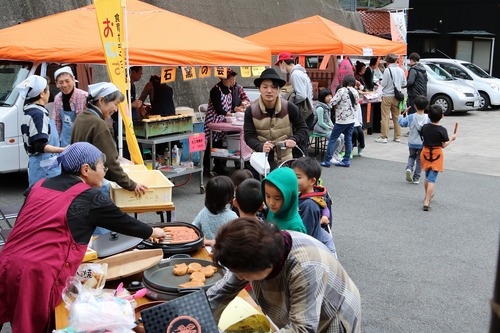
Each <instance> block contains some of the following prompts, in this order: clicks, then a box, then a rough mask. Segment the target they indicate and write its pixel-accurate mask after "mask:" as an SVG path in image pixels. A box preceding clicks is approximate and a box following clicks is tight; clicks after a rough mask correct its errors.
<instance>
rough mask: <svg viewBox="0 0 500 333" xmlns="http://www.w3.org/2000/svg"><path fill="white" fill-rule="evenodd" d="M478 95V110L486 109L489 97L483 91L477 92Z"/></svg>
mask: <svg viewBox="0 0 500 333" xmlns="http://www.w3.org/2000/svg"><path fill="white" fill-rule="evenodd" d="M479 95H481V97H480V98H479V109H478V110H480V111H484V110H486V109H488V106H490V97H489V96H488V94H487V93H485V92H482V91H481V92H479Z"/></svg>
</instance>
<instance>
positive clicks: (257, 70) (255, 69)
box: [252, 66, 266, 77]
mask: <svg viewBox="0 0 500 333" xmlns="http://www.w3.org/2000/svg"><path fill="white" fill-rule="evenodd" d="M265 69H266V67H265V66H254V67H252V76H256V77H259V76H260V74H262V72H263V71H264V70H265Z"/></svg>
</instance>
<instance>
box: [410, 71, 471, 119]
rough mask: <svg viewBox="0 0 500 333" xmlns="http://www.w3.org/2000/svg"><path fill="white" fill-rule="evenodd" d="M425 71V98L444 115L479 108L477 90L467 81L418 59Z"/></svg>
mask: <svg viewBox="0 0 500 333" xmlns="http://www.w3.org/2000/svg"><path fill="white" fill-rule="evenodd" d="M420 63H421V64H422V65H423V66H424V67H425V69H426V71H427V79H428V80H427V98H429V101H430V103H431V104H438V105H440V106H441V107H442V108H443V112H444V114H445V115H450V114H451V113H452V112H465V111H472V110H477V109H478V108H479V102H480V95H479V92H478V91H477V90H476V89H475V88H474V87H473V86H472V85H471V84H468V83H467V82H464V81H463V80H459V79H455V78H454V77H453V76H451V75H450V74H449V73H448V72H446V71H445V70H444V69H442V68H441V67H439V66H438V65H435V64H433V63H426V62H423V61H420Z"/></svg>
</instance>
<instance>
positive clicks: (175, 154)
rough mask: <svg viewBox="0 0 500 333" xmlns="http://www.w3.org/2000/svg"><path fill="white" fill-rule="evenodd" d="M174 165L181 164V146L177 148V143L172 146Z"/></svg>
mask: <svg viewBox="0 0 500 333" xmlns="http://www.w3.org/2000/svg"><path fill="white" fill-rule="evenodd" d="M172 165H179V148H177V145H174V148H172Z"/></svg>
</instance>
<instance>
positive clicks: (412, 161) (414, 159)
mask: <svg viewBox="0 0 500 333" xmlns="http://www.w3.org/2000/svg"><path fill="white" fill-rule="evenodd" d="M408 150H409V151H410V154H409V155H408V164H406V170H408V169H410V170H412V171H413V166H415V171H413V180H419V179H420V173H421V172H422V165H421V164H420V151H421V149H418V148H408Z"/></svg>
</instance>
